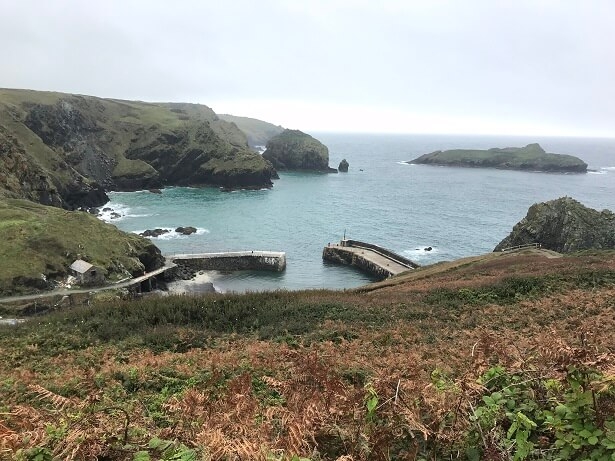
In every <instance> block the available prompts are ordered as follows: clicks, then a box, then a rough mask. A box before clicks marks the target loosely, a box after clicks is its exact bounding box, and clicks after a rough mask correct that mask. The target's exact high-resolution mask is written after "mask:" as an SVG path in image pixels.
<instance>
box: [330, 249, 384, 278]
mask: <svg viewBox="0 0 615 461" xmlns="http://www.w3.org/2000/svg"><path fill="white" fill-rule="evenodd" d="M322 259H324V260H326V261H331V262H335V263H338V264H346V265H349V266H355V267H357V268H358V269H360V270H362V271H364V272H367V273H369V274H372V275H374V276H376V277H378V278H379V279H382V280H384V279H386V278H388V277H390V276H391V275H393V274H392V273H391V272H390V271H389V270H387V269H385V268H383V267H381V266H379V265H377V264H374V263H373V262H371V261H368V260H367V259H365V258H364V257H363V256H361V255H360V254H357V253H354V252H351V251H348V250H345V249H344V248H343V247H339V246H327V247H325V248H324V249H323V252H322Z"/></svg>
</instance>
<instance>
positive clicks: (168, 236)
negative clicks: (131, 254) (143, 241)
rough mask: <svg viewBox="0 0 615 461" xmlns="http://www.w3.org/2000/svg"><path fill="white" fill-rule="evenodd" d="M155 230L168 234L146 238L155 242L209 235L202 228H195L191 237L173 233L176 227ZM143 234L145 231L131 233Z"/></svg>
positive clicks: (207, 231)
mask: <svg viewBox="0 0 615 461" xmlns="http://www.w3.org/2000/svg"><path fill="white" fill-rule="evenodd" d="M155 229H163V230H166V231H168V232H165V233H164V234H162V235H159V236H158V237H147V238H152V239H157V240H173V239H186V238H189V237H190V236H191V235H203V234H209V230H208V229H205V228H202V227H197V228H196V232H194V233H192V234H191V235H184V234H180V233H179V232H175V229H176V227H156V228H155ZM143 232H145V229H144V230H136V231H132V233H133V234H142V233H143Z"/></svg>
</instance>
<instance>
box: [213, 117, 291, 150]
mask: <svg viewBox="0 0 615 461" xmlns="http://www.w3.org/2000/svg"><path fill="white" fill-rule="evenodd" d="M218 117H220V119H222V120H225V121H227V122H230V123H234V124H235V125H236V126H237V128H239V129H240V130H241V131H242V132H243V133H244V134H245V135H246V137H247V138H248V144H249V145H250V147H257V146H266V145H267V143H268V142H269V140H270V139H271V138H273V137H274V136H275V135H278V134H280V133H281V132H282V131H284V128H282V127H281V126H278V125H274V124H273V123H269V122H263V121H262V120H258V119H255V118H250V117H238V116H236V115H229V114H218Z"/></svg>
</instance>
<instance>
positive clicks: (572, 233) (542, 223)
mask: <svg viewBox="0 0 615 461" xmlns="http://www.w3.org/2000/svg"><path fill="white" fill-rule="evenodd" d="M529 243H540V244H541V246H542V247H543V248H547V249H549V250H554V251H557V252H560V253H570V252H574V251H579V250H589V249H596V250H604V249H613V248H615V214H614V213H613V212H611V211H609V210H603V211H597V210H594V209H592V208H588V207H586V206H584V205H582V204H581V203H579V202H578V201H576V200H574V199H572V198H570V197H562V198H559V199H557V200H551V201H549V202H544V203H536V204H534V205H532V206H531V207H530V208H529V210H528V212H527V215H526V216H525V218H523V219H522V220H521V221H520V222H519V223H517V224H516V225H515V227H514V228H513V230H512V232H511V233H510V235H509V236H508V237H506V238H505V239H504V240H502V241H501V242H500V243H499V244H498V245H497V246H496V247H495V249H494V250H493V251H501V250H503V249H505V248H508V247H513V246H517V245H525V244H529Z"/></svg>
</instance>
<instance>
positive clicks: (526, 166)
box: [407, 144, 587, 173]
mask: <svg viewBox="0 0 615 461" xmlns="http://www.w3.org/2000/svg"><path fill="white" fill-rule="evenodd" d="M407 163H415V164H425V165H443V166H460V167H482V168H500V169H505V170H531V171H546V172H561V173H585V172H586V171H587V164H586V163H585V162H584V161H583V160H581V159H579V158H577V157H574V156H572V155H564V154H549V153H547V152H545V150H544V149H543V148H542V147H540V145H539V144H528V145H527V146H525V147H505V148H497V147H495V148H492V149H488V150H477V149H452V150H445V151H440V150H439V151H435V152H432V153H430V154H425V155H421V156H420V157H418V158H415V159H414V160H410V161H409V162H407Z"/></svg>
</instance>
